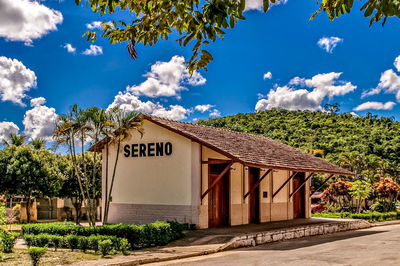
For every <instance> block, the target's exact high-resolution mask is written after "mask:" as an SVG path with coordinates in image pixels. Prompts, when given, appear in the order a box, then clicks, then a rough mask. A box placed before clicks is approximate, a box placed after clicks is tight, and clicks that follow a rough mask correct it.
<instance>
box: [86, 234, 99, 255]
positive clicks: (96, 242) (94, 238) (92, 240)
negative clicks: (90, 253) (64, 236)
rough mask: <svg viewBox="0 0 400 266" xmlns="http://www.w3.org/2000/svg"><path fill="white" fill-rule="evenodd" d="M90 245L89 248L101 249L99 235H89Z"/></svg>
mask: <svg viewBox="0 0 400 266" xmlns="http://www.w3.org/2000/svg"><path fill="white" fill-rule="evenodd" d="M88 245H89V249H91V250H94V251H95V252H97V251H98V250H99V238H98V237H97V236H89V237H88Z"/></svg>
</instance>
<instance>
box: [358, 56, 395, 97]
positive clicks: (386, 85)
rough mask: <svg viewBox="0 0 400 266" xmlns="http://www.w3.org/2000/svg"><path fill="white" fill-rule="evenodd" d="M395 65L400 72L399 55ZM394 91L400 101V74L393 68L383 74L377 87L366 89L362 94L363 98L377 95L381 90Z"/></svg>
mask: <svg viewBox="0 0 400 266" xmlns="http://www.w3.org/2000/svg"><path fill="white" fill-rule="evenodd" d="M393 65H394V66H395V67H396V69H397V71H399V72H400V56H398V57H397V58H396V59H395V60H394V63H393ZM382 91H383V92H385V93H392V94H395V95H396V100H397V101H398V102H400V76H399V75H397V74H396V73H395V72H394V71H393V70H392V69H388V70H386V71H385V72H383V73H382V74H381V78H380V82H379V84H378V86H377V87H376V88H373V89H370V90H369V91H364V92H363V93H362V94H361V98H364V97H367V96H371V95H376V94H379V93H381V92H382Z"/></svg>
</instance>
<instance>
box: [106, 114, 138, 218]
mask: <svg viewBox="0 0 400 266" xmlns="http://www.w3.org/2000/svg"><path fill="white" fill-rule="evenodd" d="M109 113H110V118H111V121H113V126H114V131H113V132H112V133H111V134H110V135H109V136H108V138H109V139H108V140H109V141H107V144H106V146H107V147H106V149H107V151H106V161H107V170H106V175H107V178H106V180H107V186H108V156H109V154H108V145H109V143H110V142H111V143H112V142H114V143H116V145H117V153H116V156H115V161H114V167H113V170H112V176H111V184H110V188H109V189H108V190H107V189H106V197H105V210H104V218H103V223H107V221H108V212H109V209H110V203H111V201H112V191H113V187H114V181H115V174H116V170H117V166H118V159H119V153H120V150H121V142H122V141H124V140H125V139H126V138H128V137H129V136H130V132H131V130H136V131H138V132H139V133H140V134H141V136H143V133H144V132H143V128H142V118H141V117H139V116H138V114H137V113H134V112H128V113H127V112H124V111H122V110H121V109H119V108H113V109H111V110H110V112H109ZM133 118H136V119H133Z"/></svg>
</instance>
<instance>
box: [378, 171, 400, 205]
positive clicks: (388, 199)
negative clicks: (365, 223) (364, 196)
mask: <svg viewBox="0 0 400 266" xmlns="http://www.w3.org/2000/svg"><path fill="white" fill-rule="evenodd" d="M374 189H375V193H376V194H377V196H378V197H379V199H380V200H383V202H384V203H386V204H384V205H385V206H384V211H385V212H386V211H390V210H391V209H393V208H394V203H395V200H396V199H397V197H398V195H399V185H398V184H397V183H396V182H395V181H393V180H392V179H391V178H388V177H386V178H384V177H381V178H380V180H379V182H376V183H375V184H374Z"/></svg>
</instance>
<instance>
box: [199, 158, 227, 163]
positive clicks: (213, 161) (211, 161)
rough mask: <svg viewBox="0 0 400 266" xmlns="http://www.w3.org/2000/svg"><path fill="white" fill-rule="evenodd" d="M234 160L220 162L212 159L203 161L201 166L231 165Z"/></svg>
mask: <svg viewBox="0 0 400 266" xmlns="http://www.w3.org/2000/svg"><path fill="white" fill-rule="evenodd" d="M230 162H232V160H218V159H211V160H208V161H201V164H225V163H230Z"/></svg>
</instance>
